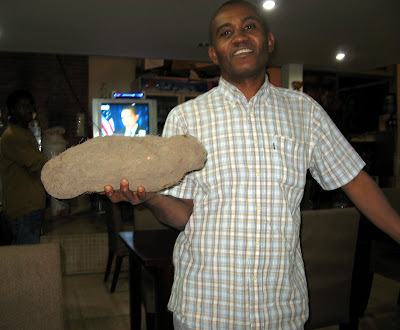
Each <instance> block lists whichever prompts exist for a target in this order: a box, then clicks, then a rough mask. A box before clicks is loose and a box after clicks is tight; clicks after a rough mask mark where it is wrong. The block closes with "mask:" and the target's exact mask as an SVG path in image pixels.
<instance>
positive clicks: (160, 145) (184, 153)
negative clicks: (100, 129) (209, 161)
mask: <svg viewBox="0 0 400 330" xmlns="http://www.w3.org/2000/svg"><path fill="white" fill-rule="evenodd" d="M205 161H206V150H205V149H204V147H203V145H202V144H201V143H200V141H199V140H197V139H196V138H195V137H193V136H190V135H176V136H172V137H170V138H163V137H160V136H152V135H149V136H146V137H125V136H106V137H97V138H94V139H90V140H87V141H86V142H84V143H82V144H79V145H77V146H74V147H71V148H69V149H67V150H66V151H64V152H63V153H61V154H59V155H58V156H56V157H54V158H53V159H51V160H49V161H48V162H47V163H46V164H45V166H44V167H43V170H42V174H41V178H42V182H43V185H44V187H45V189H46V191H47V192H48V193H49V194H50V195H51V196H53V197H55V198H58V199H69V198H74V197H77V196H79V195H81V194H83V193H87V192H102V191H104V186H105V185H107V184H109V185H111V186H113V187H114V188H115V189H119V185H120V181H121V180H122V179H127V180H128V181H129V186H130V187H131V188H132V189H136V188H137V187H138V186H143V187H144V188H145V189H146V190H147V191H152V192H156V191H160V190H162V189H164V188H167V187H170V186H173V185H174V184H176V183H178V182H179V181H180V180H181V179H182V178H183V177H184V176H185V174H186V173H188V172H191V171H194V170H198V169H200V168H202V167H203V166H204V163H205Z"/></svg>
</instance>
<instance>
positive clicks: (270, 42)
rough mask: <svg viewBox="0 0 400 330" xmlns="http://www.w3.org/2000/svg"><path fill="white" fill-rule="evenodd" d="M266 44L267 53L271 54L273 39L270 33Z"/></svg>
mask: <svg viewBox="0 0 400 330" xmlns="http://www.w3.org/2000/svg"><path fill="white" fill-rule="evenodd" d="M267 43H268V48H267V49H268V53H272V51H273V50H274V44H275V37H274V35H273V34H272V33H271V32H269V33H268V36H267Z"/></svg>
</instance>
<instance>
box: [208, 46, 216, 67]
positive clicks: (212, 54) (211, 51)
mask: <svg viewBox="0 0 400 330" xmlns="http://www.w3.org/2000/svg"><path fill="white" fill-rule="evenodd" d="M208 56H209V57H210V59H211V61H213V63H214V64H216V65H218V64H219V63H218V57H217V53H216V52H215V48H214V46H210V47H208Z"/></svg>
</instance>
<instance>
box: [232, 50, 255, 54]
mask: <svg viewBox="0 0 400 330" xmlns="http://www.w3.org/2000/svg"><path fill="white" fill-rule="evenodd" d="M251 52H252V50H251V49H241V50H238V51H237V52H235V53H234V54H233V55H240V54H245V53H251Z"/></svg>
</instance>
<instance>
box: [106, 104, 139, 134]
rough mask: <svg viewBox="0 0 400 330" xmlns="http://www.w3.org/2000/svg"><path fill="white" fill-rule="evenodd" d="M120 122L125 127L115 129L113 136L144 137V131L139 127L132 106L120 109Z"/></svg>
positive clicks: (137, 116) (135, 111)
mask: <svg viewBox="0 0 400 330" xmlns="http://www.w3.org/2000/svg"><path fill="white" fill-rule="evenodd" d="M121 120H122V124H124V126H125V127H122V128H118V129H116V130H115V131H114V135H125V136H146V130H145V129H144V128H141V127H139V124H138V120H139V114H138V112H137V110H136V108H135V107H134V106H131V105H129V106H126V107H124V108H123V109H122V111H121Z"/></svg>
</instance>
